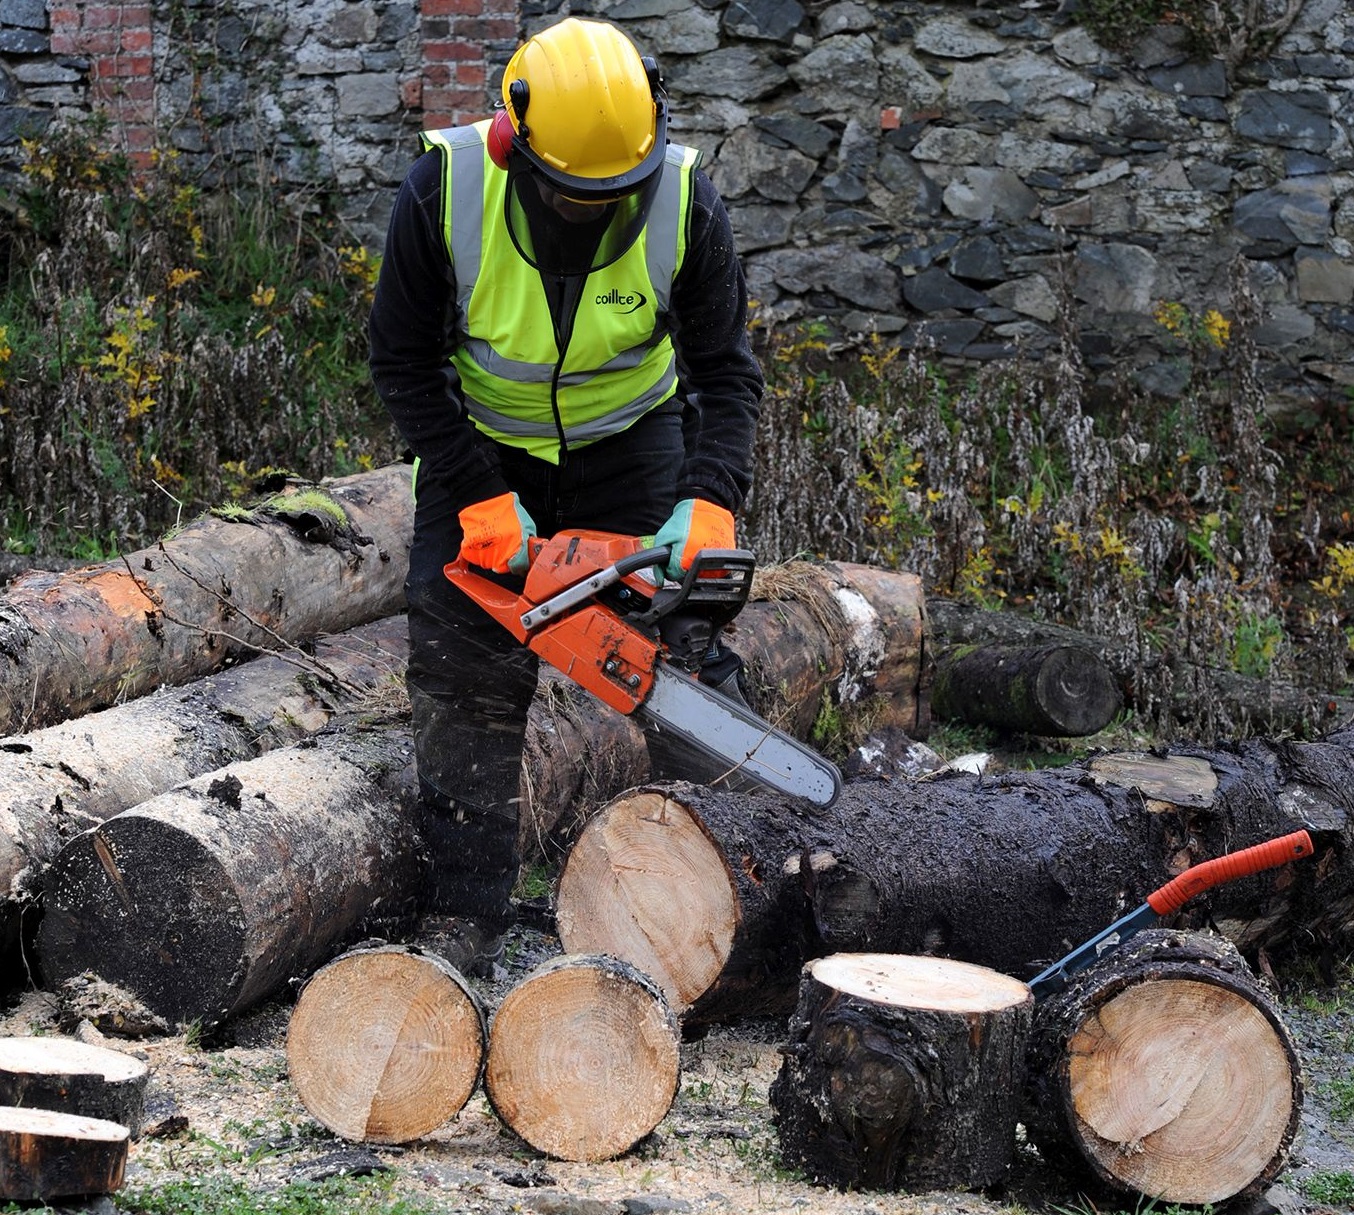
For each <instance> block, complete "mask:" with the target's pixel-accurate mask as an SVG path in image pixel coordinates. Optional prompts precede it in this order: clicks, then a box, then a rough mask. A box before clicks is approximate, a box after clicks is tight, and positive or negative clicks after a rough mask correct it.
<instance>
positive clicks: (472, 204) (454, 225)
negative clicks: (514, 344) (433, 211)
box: [424, 127, 484, 316]
mask: <svg viewBox="0 0 1354 1215" xmlns="http://www.w3.org/2000/svg"><path fill="white" fill-rule="evenodd" d="M424 139H425V141H428V142H430V143H431V142H436V143H440V144H442V145H443V146H444V147H446V148H447V149H448V150H449V151H450V153H451V198H450V199H449V200H444V203H443V208H444V216H443V222H444V225H445V226H446V227H449V228H450V229H451V238H450V239H451V247H450V248H449V249H448V250H447V252H448V253H450V254H451V264H452V268H453V269H454V270H455V271H456V307H457V309H458V310H459V311H460V313H461V315H462V316H464V315H465V313H466V311H467V309H468V308H469V307H470V293H471V292H472V291H474V289H475V280H476V279H478V278H479V276H480V232H481V228H480V225H481V224H482V223H483V220H484V143H483V141H482V140H481V139H480V137H479V134H478V133H477V132H476V131H475V129H474V127H452V128H451V129H449V130H445V131H429V132H425V134H424ZM447 216H454V217H455V219H454V221H453V222H451V223H449V224H448V223H446V217H447Z"/></svg>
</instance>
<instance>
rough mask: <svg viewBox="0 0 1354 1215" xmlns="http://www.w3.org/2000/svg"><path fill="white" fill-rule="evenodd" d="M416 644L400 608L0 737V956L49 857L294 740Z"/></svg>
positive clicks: (390, 683) (372, 689)
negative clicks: (190, 783)
mask: <svg viewBox="0 0 1354 1215" xmlns="http://www.w3.org/2000/svg"><path fill="white" fill-rule="evenodd" d="M407 652H408V641H407V628H406V625H405V621H404V618H403V617H401V616H394V617H386V618H383V619H381V620H376V621H372V622H370V623H368V624H365V625H360V626H359V627H357V628H355V629H351V630H349V631H347V632H345V633H340V634H336V635H333V636H329V637H323V638H320V639H319V640H318V641H316V642H315V644H314V645H313V646H309V647H307V649H306V651H305V653H304V654H301V653H299V652H298V653H296V654H294V655H288V656H279V655H266V656H263V657H260V658H257V659H254V660H253V661H251V662H244V663H240V664H238V665H236V666H232V667H229V668H227V669H226V670H223V671H219V672H216V673H215V674H213V675H209V676H206V677H204V678H202V679H200V680H195V681H194V682H193V683H191V684H187V685H185V686H183V687H181V688H170V689H162V690H160V691H158V692H156V693H153V694H152V695H149V696H143V697H141V698H139V699H137V700H133V701H129V702H128V703H126V704H121V705H115V706H114V707H112V708H109V709H103V710H100V711H98V712H95V713H89V714H86V715H85V716H84V717H82V718H80V719H79V720H78V721H73V722H62V723H60V724H58V725H54V726H48V727H46V728H45V729H42V730H34V731H32V732H31V733H28V734H22V735H14V736H11V737H9V738H6V739H0V956H3V955H4V954H5V953H7V952H8V951H9V949H11V948H12V947H13V946H14V945H15V944H16V943H17V941H18V937H19V925H20V920H21V918H22V917H23V914H24V912H25V910H31V911H32V912H33V913H34V915H33V918H34V919H36V910H37V908H36V901H37V899H38V896H39V892H40V890H41V886H42V877H43V874H44V872H45V870H46V867H47V865H48V863H50V861H51V860H52V858H53V857H54V856H56V854H57V852H58V851H59V850H60V848H61V846H62V845H63V844H64V843H65V842H66V841H67V840H69V839H71V838H72V837H73V836H75V835H77V834H79V833H80V832H81V831H85V830H87V829H88V828H89V827H91V826H93V825H94V824H95V823H98V822H101V821H103V820H105V819H107V818H110V817H112V816H113V815H114V814H117V813H119V812H121V811H123V810H126V809H129V808H130V807H132V806H135V805H137V804H138V803H140V802H143V801H145V800H147V799H148V798H151V797H154V796H156V795H157V794H160V793H163V792H165V791H166V790H168V789H171V788H173V787H174V786H175V785H177V784H179V783H180V782H182V781H185V780H190V779H192V778H193V777H195V776H200V775H202V774H203V773H206V772H212V771H214V770H215V769H217V768H222V767H224V766H225V765H226V764H228V763H231V762H234V761H237V760H243V759H248V758H251V757H253V756H256V755H258V754H260V753H261V752H264V751H268V750H271V749H274V748H277V747H281V746H286V745H288V744H291V743H295V742H297V741H298V740H300V739H301V738H303V737H305V736H307V735H310V734H313V733H315V732H316V731H318V730H320V729H321V728H323V727H324V726H326V725H327V724H328V723H329V722H330V721H332V720H333V719H334V717H335V715H336V714H337V713H338V712H340V711H342V710H344V709H349V708H352V707H353V706H354V705H355V704H357V703H360V702H361V701H362V700H364V699H367V698H369V697H372V696H374V695H377V694H378V693H379V694H383V690H384V689H387V688H389V689H391V690H393V691H396V692H398V691H399V690H400V689H399V684H398V680H399V679H400V678H401V677H402V676H403V672H404V663H405V659H406V655H407Z"/></svg>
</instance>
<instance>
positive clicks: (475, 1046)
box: [287, 945, 488, 1143]
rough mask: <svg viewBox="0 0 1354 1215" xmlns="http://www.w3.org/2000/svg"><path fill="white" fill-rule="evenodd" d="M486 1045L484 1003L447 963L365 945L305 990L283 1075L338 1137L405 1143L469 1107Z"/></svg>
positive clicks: (428, 956)
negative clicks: (466, 1104) (286, 1076)
mask: <svg viewBox="0 0 1354 1215" xmlns="http://www.w3.org/2000/svg"><path fill="white" fill-rule="evenodd" d="M487 1042H488V1021H487V1017H486V1014H485V1009H484V1003H483V1001H482V1000H481V999H480V997H479V996H478V995H477V994H476V993H475V991H474V989H472V988H471V987H470V986H469V985H468V984H467V983H466V981H465V979H464V978H463V977H462V976H461V975H460V974H459V973H458V972H457V971H456V970H455V969H453V968H452V967H451V966H450V965H448V964H447V962H446V961H444V960H443V959H442V958H440V957H437V956H436V955H435V954H431V953H422V952H419V951H418V950H416V949H413V948H409V947H405V946H398V945H368V946H359V947H357V948H354V949H352V950H349V951H348V952H347V953H344V954H343V955H341V956H340V957H337V958H335V959H334V960H333V961H332V962H329V963H328V964H326V965H325V966H323V967H321V968H320V970H318V971H317V972H316V973H315V974H314V975H313V976H311V978H310V979H309V980H308V981H307V983H306V985H305V986H304V987H303V988H302V989H301V994H300V996H299V997H298V998H297V1001H296V1007H295V1008H294V1009H293V1010H292V1014H291V1019H290V1020H289V1022H288V1024H287V1074H288V1076H289V1077H290V1079H291V1082H292V1084H293V1086H295V1088H296V1094H297V1096H299V1097H300V1098H301V1102H302V1104H303V1105H304V1106H305V1107H306V1109H307V1110H308V1111H309V1112H310V1113H311V1115H312V1116H313V1117H315V1118H316V1119H317V1120H318V1121H320V1122H322V1123H323V1124H324V1125H325V1126H327V1127H328V1128H329V1129H330V1130H331V1131H333V1132H334V1134H336V1135H340V1136H342V1137H343V1138H344V1139H350V1140H353V1141H355V1142H366V1143H406V1142H408V1141H409V1140H411V1139H417V1138H419V1137H420V1136H422V1135H426V1134H427V1133H428V1132H429V1131H432V1130H435V1129H436V1128H437V1127H439V1126H441V1125H442V1123H444V1122H446V1121H447V1120H448V1119H450V1118H453V1117H455V1116H456V1114H458V1113H459V1112H460V1111H461V1109H462V1108H464V1106H465V1103H466V1102H467V1101H468V1100H469V1099H470V1095H471V1093H473V1092H474V1091H475V1087H476V1086H477V1085H478V1084H479V1081H480V1076H481V1075H482V1074H483V1071H484V1055H485V1048H486V1045H487Z"/></svg>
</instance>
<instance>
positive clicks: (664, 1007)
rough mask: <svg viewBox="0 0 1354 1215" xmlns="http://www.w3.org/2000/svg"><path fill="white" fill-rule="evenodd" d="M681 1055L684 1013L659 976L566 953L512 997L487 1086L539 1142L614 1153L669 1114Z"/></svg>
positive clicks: (576, 1153) (589, 1153) (552, 1152)
mask: <svg viewBox="0 0 1354 1215" xmlns="http://www.w3.org/2000/svg"><path fill="white" fill-rule="evenodd" d="M680 1054H681V1031H680V1030H679V1028H678V1025H677V1017H676V1015H675V1014H674V1013H673V1011H672V1009H671V1007H670V1005H669V1004H668V1002H667V1000H666V999H665V998H664V996H663V993H662V991H661V990H660V989H659V988H658V986H657V984H655V983H654V982H653V980H651V979H650V978H649V977H648V976H647V975H644V974H642V973H641V972H640V971H638V970H636V969H635V967H633V966H631V965H630V964H629V963H627V962H622V961H620V960H618V959H616V958H611V957H605V956H602V955H565V956H563V957H557V958H552V959H550V960H549V961H547V962H544V963H542V964H541V965H540V966H538V967H537V968H536V969H535V970H534V971H532V972H531V974H529V975H528V976H527V977H526V978H525V979H523V980H522V981H521V982H520V983H519V984H517V986H516V987H514V988H513V989H512V990H511V991H510V992H509V993H508V994H507V996H506V997H504V1000H503V1003H502V1004H501V1005H500V1006H499V1009H498V1012H497V1013H496V1014H495V1015H494V1021H493V1028H492V1030H491V1033H490V1037H489V1059H488V1064H487V1066H486V1068H485V1073H484V1091H485V1093H486V1095H487V1096H488V1098H489V1103H490V1105H491V1106H492V1107H493V1109H494V1112H495V1113H496V1114H497V1115H498V1116H499V1117H500V1118H501V1119H502V1120H503V1121H504V1123H506V1124H507V1125H508V1126H509V1127H510V1128H511V1129H512V1130H513V1131H514V1132H516V1133H517V1134H518V1135H520V1136H521V1137H522V1138H523V1139H524V1140H526V1142H527V1143H529V1144H530V1145H531V1146H532V1147H534V1148H536V1149H537V1150H538V1151H540V1152H544V1153H545V1154H546V1155H548V1156H553V1157H555V1158H556V1159H559V1160H575V1161H582V1162H596V1161H599V1160H610V1159H611V1158H612V1157H614V1156H619V1155H620V1154H621V1153H622V1152H626V1151H628V1150H629V1149H630V1148H632V1147H633V1146H634V1145H635V1144H636V1143H638V1142H639V1140H641V1139H642V1138H644V1136H645V1135H647V1134H648V1133H649V1132H650V1131H652V1130H653V1129H654V1127H656V1126H657V1125H658V1124H659V1123H660V1122H661V1121H662V1120H663V1118H664V1117H665V1116H666V1114H667V1112H668V1110H669V1109H670V1108H671V1106H672V1102H673V1099H674V1098H675V1097H676V1095H677V1080H678V1075H679V1070H680Z"/></svg>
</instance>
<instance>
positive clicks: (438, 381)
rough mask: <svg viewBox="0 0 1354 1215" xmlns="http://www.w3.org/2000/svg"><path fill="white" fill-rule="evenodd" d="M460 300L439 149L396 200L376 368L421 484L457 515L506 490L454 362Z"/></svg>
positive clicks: (371, 322) (381, 282) (377, 310)
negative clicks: (444, 488) (426, 481)
mask: <svg viewBox="0 0 1354 1215" xmlns="http://www.w3.org/2000/svg"><path fill="white" fill-rule="evenodd" d="M455 300H456V277H455V273H454V270H453V267H452V265H451V261H450V258H449V257H448V255H447V250H446V245H445V243H444V241H443V236H442V152H441V151H440V150H439V149H432V150H431V151H428V152H425V153H424V154H423V155H422V156H420V157H419V158H418V160H417V161H415V162H414V165H413V167H412V168H411V169H410V171H409V175H408V177H407V178H406V179H405V181H404V183H403V184H402V185H401V187H400V189H399V191H398V193H397V194H396V196H395V204H394V209H393V210H392V212H391V217H390V226H389V229H388V231H387V233H386V245H385V254H384V256H383V258H382V261H381V272H380V275H379V277H378V278H377V282H376V294H375V298H374V300H373V303H372V308H371V314H370V317H369V319H368V325H367V330H368V337H369V340H370V343H371V353H370V359H369V366H370V370H371V377H372V382H373V384H374V385H375V387H376V391H377V393H378V394H379V396H380V398H381V400H382V401H383V402H384V403H385V407H386V409H387V410H388V411H389V413H390V416H391V418H392V419H393V421H394V423H395V426H396V428H397V429H398V430H399V432H400V434H401V436H402V437H403V438H404V441H405V442H406V443H407V444H408V445H409V448H410V450H412V451H413V453H414V455H415V456H417V457H418V458H419V474H418V475H419V477H420V478H423V477H436V478H438V479H439V480H442V481H444V482H446V483H447V484H448V485H449V486H450V487H451V491H452V494H453V499H454V501H455V502H456V505H457V509H460V508H461V507H463V506H468V505H470V504H471V503H472V502H480V501H483V500H485V499H486V498H492V497H495V496H497V495H498V494H501V493H504V492H506V491H507V488H508V487H507V484H506V482H505V481H504V480H503V475H502V473H501V471H500V469H499V463H498V455H497V452H496V450H495V448H494V446H493V444H492V443H491V442H490V441H489V440H488V439H486V438H485V437H484V436H483V435H481V434H480V433H479V432H478V431H477V430H476V429H475V426H474V424H473V423H472V422H471V420H470V416H469V414H468V413H467V412H466V409H465V404H464V402H463V400H462V397H461V391H460V383H459V380H458V377H457V375H456V371H455V369H454V368H453V367H452V366H451V364H450V363H449V362H448V357H449V356H450V354H451V352H452V350H453V349H454V345H453V343H454V336H453V328H452V318H453V317H454V315H455Z"/></svg>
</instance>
